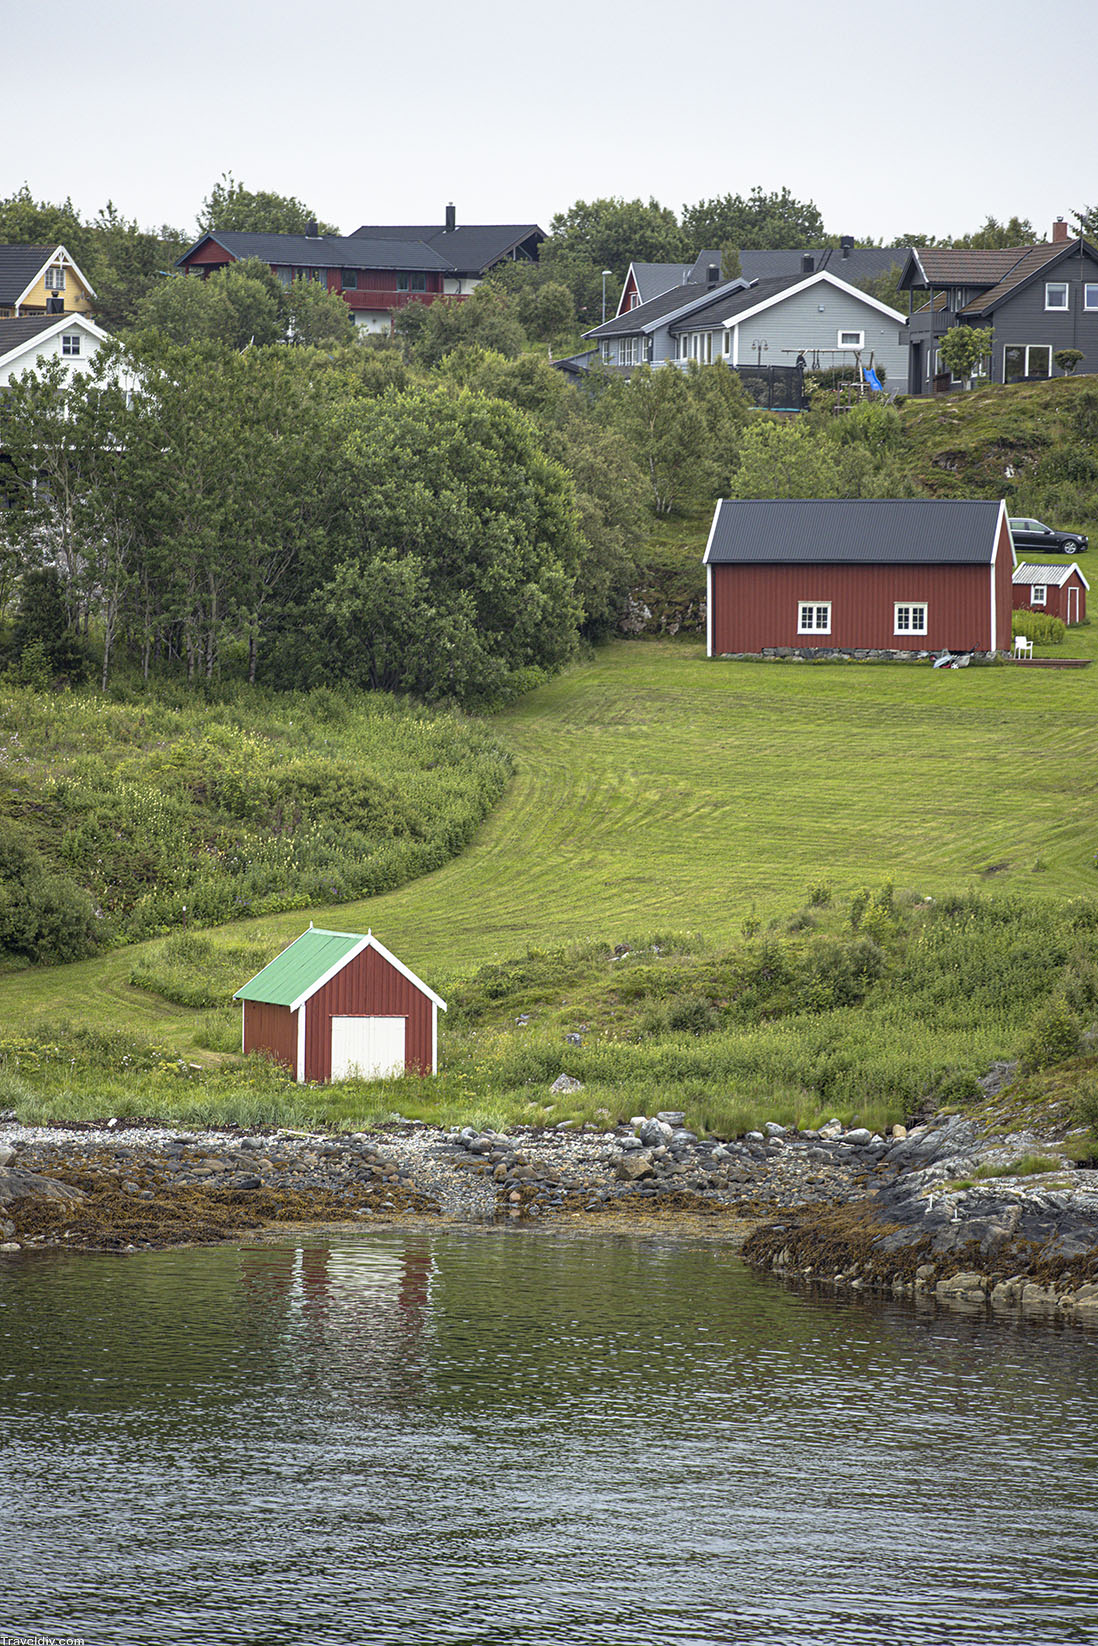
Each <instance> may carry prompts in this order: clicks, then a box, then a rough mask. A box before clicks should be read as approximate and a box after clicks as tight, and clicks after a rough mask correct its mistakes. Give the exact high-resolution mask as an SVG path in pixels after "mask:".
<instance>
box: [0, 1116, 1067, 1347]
mask: <svg viewBox="0 0 1098 1646" xmlns="http://www.w3.org/2000/svg"><path fill="white" fill-rule="evenodd" d="M1019 1162H1024V1163H1025V1166H1024V1170H1025V1171H1026V1172H1027V1173H1028V1174H1030V1175H1017V1171H1016V1168H1017V1166H1018V1164H1019ZM1035 1164H1036V1166H1037V1167H1038V1168H1039V1169H1037V1170H1033V1169H1032V1168H1033V1166H1034V1165H1035ZM577 1219H578V1220H581V1221H589V1222H591V1221H599V1222H602V1223H604V1224H605V1223H611V1224H613V1225H614V1226H615V1227H617V1226H622V1225H624V1226H630V1225H637V1224H643V1223H646V1222H648V1221H652V1220H656V1219H662V1220H664V1221H667V1220H672V1221H674V1222H676V1223H677V1224H679V1225H680V1226H681V1227H682V1228H683V1229H684V1230H691V1229H693V1230H695V1231H697V1230H699V1229H701V1228H703V1227H704V1229H705V1231H706V1232H708V1233H717V1234H720V1235H721V1236H722V1238H727V1239H729V1240H733V1241H735V1242H737V1243H738V1242H739V1241H740V1240H741V1239H743V1240H744V1243H743V1253H744V1256H745V1258H746V1259H747V1260H748V1261H749V1262H751V1263H752V1264H754V1265H756V1266H758V1267H762V1268H766V1269H769V1270H772V1271H773V1272H775V1273H777V1274H780V1275H783V1276H785V1277H788V1278H791V1279H796V1280H798V1281H802V1282H804V1283H807V1284H811V1285H820V1284H826V1285H828V1286H839V1287H847V1288H850V1289H853V1290H862V1289H869V1290H884V1291H888V1292H891V1293H892V1294H894V1295H901V1296H912V1297H920V1296H921V1297H931V1298H933V1299H935V1300H937V1301H943V1302H946V1301H953V1300H960V1301H961V1302H963V1303H966V1304H978V1305H980V1306H984V1307H992V1308H998V1307H1014V1306H1016V1305H1023V1306H1025V1307H1041V1308H1045V1309H1054V1310H1056V1311H1057V1312H1059V1313H1061V1314H1063V1315H1066V1316H1072V1317H1076V1316H1077V1317H1078V1318H1080V1319H1084V1318H1087V1317H1088V1315H1090V1316H1091V1317H1092V1318H1098V1170H1096V1169H1093V1168H1091V1167H1089V1166H1088V1167H1083V1166H1079V1165H1077V1164H1076V1163H1074V1162H1073V1161H1071V1160H1070V1159H1068V1157H1067V1156H1066V1155H1064V1154H1063V1153H1062V1151H1061V1150H1059V1149H1058V1148H1057V1147H1056V1145H1055V1144H1050V1143H1048V1142H1047V1141H1042V1140H1040V1139H1037V1138H1036V1137H1034V1136H1033V1135H1032V1134H1030V1133H1013V1134H1007V1135H999V1136H993V1135H989V1134H987V1133H983V1132H980V1131H979V1130H978V1128H977V1127H976V1125H975V1124H974V1123H973V1122H972V1121H971V1120H966V1119H964V1118H962V1117H960V1116H938V1117H935V1118H934V1119H932V1120H931V1121H929V1122H928V1123H927V1124H926V1125H922V1126H918V1127H914V1128H912V1130H911V1131H910V1132H907V1131H905V1129H904V1128H903V1127H897V1128H895V1135H893V1136H891V1137H888V1138H883V1137H880V1136H877V1135H876V1134H871V1133H870V1132H868V1131H867V1130H865V1129H864V1128H851V1129H844V1128H843V1127H842V1126H841V1125H840V1124H839V1122H838V1121H837V1120H836V1121H832V1122H831V1123H830V1124H829V1125H828V1126H825V1127H823V1128H821V1129H820V1130H819V1131H816V1132H791V1131H787V1130H786V1129H785V1128H783V1127H781V1126H779V1125H777V1124H776V1123H770V1124H769V1125H767V1127H766V1128H765V1130H764V1131H763V1132H754V1133H749V1134H748V1135H747V1136H746V1137H743V1138H738V1139H735V1140H731V1141H726V1142H719V1141H716V1140H714V1139H711V1138H699V1137H697V1136H695V1134H693V1133H692V1132H690V1131H688V1130H687V1129H686V1128H685V1126H684V1124H683V1116H682V1115H681V1114H678V1113H674V1112H671V1111H668V1112H665V1113H662V1114H660V1115H658V1116H636V1117H634V1119H633V1121H632V1122H631V1123H630V1124H628V1125H622V1126H619V1127H617V1128H616V1129H615V1130H612V1131H599V1130H596V1129H594V1128H584V1129H583V1130H573V1129H570V1128H567V1127H556V1128H516V1129H515V1130H514V1131H512V1132H509V1133H507V1134H501V1133H497V1132H492V1131H478V1130H476V1129H475V1128H473V1127H465V1128H462V1129H460V1130H450V1131H443V1130H440V1129H438V1128H435V1127H430V1126H426V1125H422V1124H420V1123H417V1122H409V1121H402V1120H394V1121H393V1122H392V1123H390V1124H389V1125H387V1126H385V1127H383V1128H380V1129H378V1130H377V1131H375V1132H371V1133H353V1134H343V1133H334V1134H333V1133H318V1134H304V1133H295V1132H286V1131H272V1132H232V1131H203V1132H184V1131H179V1130H174V1129H171V1128H166V1127H162V1126H158V1125H155V1124H151V1123H139V1122H130V1121H110V1122H107V1123H106V1124H105V1125H103V1126H82V1127H64V1128H62V1127H24V1126H20V1125H18V1124H17V1123H16V1122H15V1121H14V1120H13V1119H8V1120H7V1121H5V1122H2V1123H0V1250H2V1251H5V1252H12V1253H14V1252H28V1251H41V1250H44V1249H50V1248H57V1247H65V1248H70V1249H79V1250H107V1251H111V1250H113V1251H126V1250H136V1249H141V1248H150V1247H160V1246H172V1245H181V1244H188V1243H208V1242H212V1241H219V1240H227V1239H241V1238H249V1237H255V1236H257V1235H259V1234H261V1233H262V1232H263V1231H265V1230H269V1229H271V1228H277V1227H278V1226H280V1225H286V1224H295V1225H300V1224H307V1225H310V1226H314V1227H315V1226H331V1225H339V1226H347V1225H350V1226H359V1227H363V1226H370V1225H377V1224H384V1223H392V1222H407V1221H408V1220H414V1221H417V1222H422V1221H433V1220H439V1221H442V1220H449V1221H455V1222H462V1223H470V1222H476V1223H487V1222H492V1221H499V1220H520V1221H527V1222H536V1221H540V1222H542V1223H545V1224H551V1223H552V1222H554V1221H555V1220H577ZM744 1237H746V1238H745V1239H744Z"/></svg>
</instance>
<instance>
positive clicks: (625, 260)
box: [539, 197, 694, 326]
mask: <svg viewBox="0 0 1098 1646" xmlns="http://www.w3.org/2000/svg"><path fill="white" fill-rule="evenodd" d="M693 255H694V253H693V251H692V250H691V241H690V236H689V235H688V234H686V233H684V231H683V230H682V229H681V228H680V227H679V224H678V221H677V220H676V217H675V214H674V212H673V211H671V210H670V209H669V208H668V207H666V206H661V205H660V204H659V203H658V201H656V200H652V199H650V200H649V201H648V202H647V203H645V201H643V200H622V199H619V198H616V197H614V198H610V199H599V200H577V201H576V202H575V204H574V205H573V206H571V207H570V208H569V209H568V211H566V212H558V213H557V215H556V216H555V217H554V218H553V221H552V224H551V225H550V234H549V238H548V239H547V240H546V241H545V243H544V245H543V246H542V247H541V251H540V254H539V260H540V262H541V265H542V267H543V268H544V270H545V272H546V275H547V276H548V278H550V279H552V280H553V281H554V282H558V283H560V284H562V285H565V286H567V287H568V289H569V290H570V292H571V293H572V298H573V301H574V303H575V309H576V314H577V315H578V317H579V320H580V322H581V324H582V325H584V326H593V325H597V324H598V321H599V319H600V318H601V308H602V271H603V269H608V270H609V271H610V274H609V277H608V279H607V291H608V294H609V293H611V292H612V293H613V301H614V303H615V304H616V302H617V294H618V292H620V290H621V287H622V283H623V281H624V280H625V276H626V274H627V273H628V270H629V265H630V263H631V262H644V263H679V262H689V261H691V259H692V258H693Z"/></svg>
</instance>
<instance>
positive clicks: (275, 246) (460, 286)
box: [177, 206, 545, 332]
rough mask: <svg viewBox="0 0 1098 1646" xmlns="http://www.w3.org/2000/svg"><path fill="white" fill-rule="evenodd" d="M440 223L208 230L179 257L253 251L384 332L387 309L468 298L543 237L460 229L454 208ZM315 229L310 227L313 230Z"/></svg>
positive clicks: (188, 260) (207, 260)
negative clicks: (349, 229)
mask: <svg viewBox="0 0 1098 1646" xmlns="http://www.w3.org/2000/svg"><path fill="white" fill-rule="evenodd" d="M446 213H447V215H446V222H445V223H444V224H441V225H426V226H424V225H422V224H416V225H411V226H409V225H401V226H393V225H391V224H390V225H385V226H374V227H371V226H370V225H368V224H364V225H363V227H362V228H360V229H358V230H357V231H356V233H355V234H352V235H339V234H321V233H320V232H319V230H318V229H317V225H316V224H315V223H310V224H308V225H307V230H306V233H305V234H238V233H236V232H222V231H221V230H216V231H214V230H211V231H210V232H209V233H208V234H204V235H203V236H202V237H201V239H199V240H197V241H196V242H195V244H194V245H193V246H191V247H190V249H189V250H187V251H185V252H184V253H183V256H182V257H180V258H179V260H178V264H177V267H179V268H181V269H182V270H183V271H184V272H185V273H186V274H197V275H202V276H206V275H209V274H211V273H213V271H214V270H216V269H224V268H227V267H228V266H229V264H230V263H235V262H241V261H243V260H244V259H246V258H251V257H257V258H259V260H260V261H261V262H263V263H267V264H268V265H269V266H270V268H271V269H272V270H273V271H274V273H275V274H276V275H277V276H278V278H279V280H281V281H282V283H283V285H286V286H288V285H290V284H291V283H292V282H293V281H295V280H315V281H317V282H318V283H319V284H320V285H322V286H324V287H325V288H326V289H327V290H328V291H332V292H338V293H339V294H340V296H341V297H342V298H343V301H344V302H345V303H346V304H347V307H348V308H349V309H350V311H351V318H352V319H353V320H354V322H355V324H356V325H357V326H362V327H364V328H365V329H366V330H368V331H381V332H387V331H389V330H390V329H391V326H392V312H393V310H394V309H402V308H404V307H406V305H407V304H409V303H436V302H438V300H439V299H440V298H442V297H447V298H454V299H458V300H460V299H462V298H464V297H467V296H468V295H469V293H470V292H471V291H473V290H474V288H475V287H476V286H477V285H479V283H480V281H481V280H482V279H483V278H484V275H485V274H486V273H487V272H488V270H489V269H491V268H494V267H495V266H496V264H497V263H502V262H509V261H520V262H522V261H535V260H536V258H537V248H538V246H539V245H540V243H541V241H542V240H544V238H545V236H544V234H543V233H542V231H541V230H540V229H539V228H538V226H537V224H536V223H505V224H472V225H469V226H467V227H462V228H459V227H458V226H457V223H456V219H455V217H454V208H453V207H452V206H448V207H447V208H446ZM314 231H315V232H314Z"/></svg>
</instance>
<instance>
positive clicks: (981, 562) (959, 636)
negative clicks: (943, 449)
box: [704, 498, 1014, 657]
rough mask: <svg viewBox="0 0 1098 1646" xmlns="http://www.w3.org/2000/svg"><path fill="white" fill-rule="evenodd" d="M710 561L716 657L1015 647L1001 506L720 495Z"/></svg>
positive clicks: (710, 623) (710, 631)
mask: <svg viewBox="0 0 1098 1646" xmlns="http://www.w3.org/2000/svg"><path fill="white" fill-rule="evenodd" d="M704 563H705V566H706V568H707V577H708V589H707V593H708V614H707V624H706V638H707V651H708V654H709V656H710V657H721V656H729V655H733V656H742V655H749V656H750V655H758V654H760V653H763V652H774V651H777V652H783V651H789V652H795V653H805V654H809V655H811V654H813V653H820V652H838V653H857V652H931V651H957V652H989V653H993V652H999V651H1007V650H1009V648H1010V643H1011V641H1010V614H1011V607H1012V596H1011V574H1012V572H1013V569H1014V545H1013V542H1012V540H1011V536H1010V527H1009V525H1008V523H1007V514H1006V506H1005V504H1003V503H985V502H967V501H965V502H958V501H953V500H948V501H937V500H934V501H931V500H926V499H922V498H919V499H908V498H902V499H900V498H896V499H892V498H889V499H867V500H861V499H859V500H856V501H854V500H849V499H825V500H820V499H810V498H793V499H779V500H768V501H749V502H728V501H721V502H719V503H718V504H717V507H716V511H715V513H714V516H713V525H712V529H711V530H710V533H709V541H708V543H707V544H706V549H705V559H704Z"/></svg>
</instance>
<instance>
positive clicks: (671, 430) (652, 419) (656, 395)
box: [598, 362, 747, 515]
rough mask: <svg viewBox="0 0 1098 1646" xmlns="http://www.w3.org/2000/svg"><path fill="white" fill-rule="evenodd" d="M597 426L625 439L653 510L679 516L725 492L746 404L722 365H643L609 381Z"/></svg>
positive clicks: (734, 379) (733, 376)
mask: <svg viewBox="0 0 1098 1646" xmlns="http://www.w3.org/2000/svg"><path fill="white" fill-rule="evenodd" d="M598 415H599V417H600V420H602V421H604V422H605V423H607V424H608V425H609V426H610V427H611V428H613V429H615V430H616V431H617V433H618V434H620V436H621V437H622V439H623V440H624V442H625V444H626V446H627V447H628V449H629V451H630V452H631V454H632V456H633V460H634V462H635V463H636V465H637V467H638V468H639V470H640V471H641V473H642V475H643V476H644V477H645V481H646V483H647V492H648V496H649V499H650V502H651V506H652V509H653V511H654V512H655V513H656V514H658V515H667V514H671V513H672V512H673V511H674V512H680V513H681V512H682V511H683V510H686V509H690V508H691V507H694V506H696V505H697V504H699V503H701V502H705V501H708V499H709V498H711V497H712V496H713V495H714V494H715V493H716V492H717V490H718V489H723V484H722V483H723V482H724V481H725V480H726V478H727V475H728V472H729V468H730V465H731V464H732V462H733V461H734V455H735V450H736V444H737V442H738V440H739V438H740V433H741V430H742V429H743V427H744V424H745V421H746V417H747V400H746V397H745V395H744V393H743V390H742V388H741V386H740V384H739V381H738V379H737V378H736V376H735V374H734V373H733V372H730V371H728V370H727V368H726V367H724V366H720V365H716V366H698V365H697V364H696V363H693V362H692V363H691V364H690V366H689V367H688V369H687V370H686V371H676V370H674V369H672V368H670V367H661V368H660V369H658V370H653V369H652V367H650V366H641V367H639V368H638V370H636V371H634V372H633V373H632V375H631V376H630V378H629V381H628V382H625V381H624V380H622V379H620V378H618V379H616V380H614V381H613V382H611V383H610V384H609V385H608V387H607V389H606V391H605V393H604V394H603V395H602V398H601V399H600V401H599V403H598Z"/></svg>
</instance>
